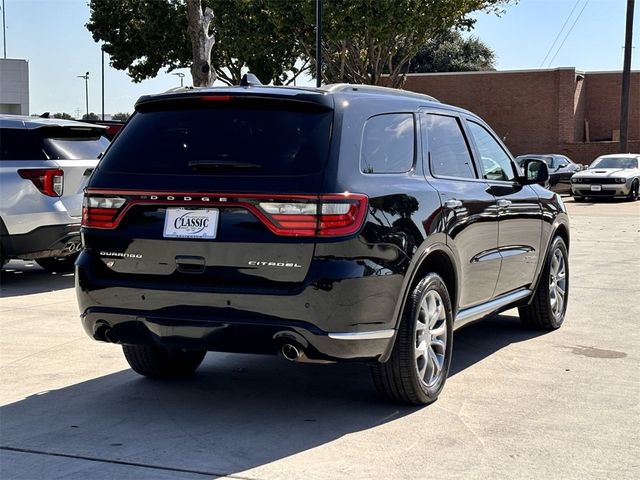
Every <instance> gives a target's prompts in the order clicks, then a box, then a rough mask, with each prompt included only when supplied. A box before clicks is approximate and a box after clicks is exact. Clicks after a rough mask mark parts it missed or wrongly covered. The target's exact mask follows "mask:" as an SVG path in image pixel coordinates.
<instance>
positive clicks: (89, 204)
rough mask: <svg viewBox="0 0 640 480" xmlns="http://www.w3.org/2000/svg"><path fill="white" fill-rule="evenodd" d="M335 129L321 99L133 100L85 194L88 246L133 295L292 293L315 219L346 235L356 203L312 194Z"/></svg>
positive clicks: (308, 254)
mask: <svg viewBox="0 0 640 480" xmlns="http://www.w3.org/2000/svg"><path fill="white" fill-rule="evenodd" d="M318 96H320V95H318ZM332 122H333V111H332V109H331V106H330V105H327V104H326V99H324V102H317V101H314V99H313V98H312V99H311V100H309V99H304V100H301V99H300V98H295V99H290V98H272V97H260V96H252V95H213V96H212V95H209V96H194V95H191V96H189V97H188V98H181V97H178V98H166V99H161V100H157V101H151V102H146V103H145V102H143V103H142V104H140V103H139V104H138V105H137V107H136V113H135V114H134V116H133V117H132V118H131V119H130V121H129V123H128V124H127V126H126V127H125V128H124V129H123V130H122V131H121V132H120V134H119V136H118V137H117V138H116V140H115V141H114V143H113V144H112V146H111V147H110V148H109V150H108V151H107V153H106V155H105V157H104V158H103V159H102V161H101V163H100V166H99V168H98V170H97V171H96V173H95V175H94V176H93V177H92V180H91V183H90V187H89V189H88V190H87V197H86V200H85V207H86V208H85V212H84V218H83V224H84V226H85V228H84V229H83V231H84V238H85V245H86V246H87V248H88V249H90V250H91V251H92V252H93V253H94V255H97V256H98V257H99V258H100V262H102V263H104V264H105V266H106V268H107V269H108V270H105V271H108V272H111V274H112V275H114V276H118V277H120V279H121V280H124V281H126V280H127V279H131V280H132V281H135V282H136V285H137V286H142V285H143V283H144V282H146V283H147V284H148V285H149V286H150V287H162V285H166V287H167V288H173V287H175V288H185V287H184V282H189V283H190V286H189V288H190V289H193V288H196V289H197V288H199V287H203V288H208V287H211V286H216V287H220V288H224V287H231V288H237V287H242V288H245V287H248V288H255V287H260V288H269V287H274V288H277V287H283V286H286V287H290V286H291V285H295V284H298V283H300V282H302V281H303V280H304V279H305V276H306V274H307V271H308V269H309V265H310V263H311V260H312V258H313V252H314V247H315V238H316V235H317V234H318V233H319V231H318V227H319V222H320V221H324V222H325V224H326V225H325V227H327V229H326V232H325V233H327V234H343V233H344V232H348V227H349V225H351V224H352V223H353V221H351V220H348V219H346V217H349V218H351V217H354V212H355V210H356V209H359V208H360V206H361V204H360V200H359V199H358V198H355V197H352V196H349V195H343V196H322V198H321V197H320V196H319V192H320V190H321V186H322V183H323V178H324V169H325V165H326V163H327V157H328V155H329V147H330V141H331V128H332ZM323 214H324V215H323ZM345 214H346V216H345ZM353 220H354V221H355V217H354V219H353ZM329 221H333V222H335V223H332V224H328V223H327V222H329ZM345 227H347V228H346V229H345ZM331 229H333V230H331Z"/></svg>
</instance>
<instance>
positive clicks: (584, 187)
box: [571, 153, 640, 201]
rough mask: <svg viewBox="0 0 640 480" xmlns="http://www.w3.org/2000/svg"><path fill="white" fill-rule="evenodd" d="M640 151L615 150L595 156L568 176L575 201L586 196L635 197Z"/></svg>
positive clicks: (638, 177) (639, 168)
mask: <svg viewBox="0 0 640 480" xmlns="http://www.w3.org/2000/svg"><path fill="white" fill-rule="evenodd" d="M639 190H640V154H638V153H616V154H613V155H602V156H601V157H598V158H596V159H595V160H594V161H593V163H592V164H591V165H589V167H588V168H587V169H586V170H583V171H582V172H579V173H576V174H575V175H574V176H573V177H572V178H571V191H572V193H573V196H574V198H575V199H576V201H581V200H583V199H584V198H585V197H609V198H612V197H626V198H628V199H629V200H632V201H633V200H637V199H638V191H639Z"/></svg>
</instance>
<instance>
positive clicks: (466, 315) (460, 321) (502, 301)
mask: <svg viewBox="0 0 640 480" xmlns="http://www.w3.org/2000/svg"><path fill="white" fill-rule="evenodd" d="M532 294H533V291H531V290H529V289H528V288H523V289H522V290H517V291H515V292H512V293H508V294H506V295H503V296H501V297H498V298H496V299H494V300H491V301H490V302H487V303H483V304H482V305H477V306H475V307H470V308H465V309H464V310H460V311H459V312H458V315H456V319H455V321H454V323H453V325H454V327H455V328H460V327H462V326H464V325H467V324H468V323H471V322H474V321H476V320H478V319H480V318H482V317H484V316H486V315H489V314H490V313H493V312H495V311H497V310H501V309H503V308H504V307H506V306H507V305H510V304H512V303H515V302H517V301H518V300H522V299H523V298H527V297H529V296H531V295H532Z"/></svg>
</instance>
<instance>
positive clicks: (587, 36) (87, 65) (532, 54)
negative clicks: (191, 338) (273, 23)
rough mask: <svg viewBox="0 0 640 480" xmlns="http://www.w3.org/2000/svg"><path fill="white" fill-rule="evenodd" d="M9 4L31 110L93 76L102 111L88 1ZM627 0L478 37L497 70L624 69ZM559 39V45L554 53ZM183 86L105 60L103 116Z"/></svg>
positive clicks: (11, 46) (499, 27) (540, 2)
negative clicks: (137, 76) (132, 74)
mask: <svg viewBox="0 0 640 480" xmlns="http://www.w3.org/2000/svg"><path fill="white" fill-rule="evenodd" d="M4 1H5V14H6V26H7V29H6V36H7V37H6V38H7V45H6V46H7V58H23V59H27V60H28V61H29V77H30V110H31V112H32V113H42V112H45V111H49V112H51V113H54V112H62V111H65V112H69V113H71V114H72V115H76V114H77V113H78V112H80V113H81V114H82V113H84V111H85V102H84V100H85V99H84V94H85V91H84V80H83V79H80V78H77V75H83V74H84V73H85V72H87V71H88V72H89V73H90V80H89V110H90V111H93V112H96V113H100V111H101V103H100V102H101V99H100V93H101V81H100V73H101V51H100V45H99V44H97V43H95V42H94V41H93V38H92V37H91V35H90V33H89V32H88V30H87V29H86V27H85V24H86V23H87V21H88V19H89V7H88V5H87V3H88V2H87V0H4ZM626 3H627V2H626V0H520V1H519V3H517V4H516V5H510V6H508V7H507V8H506V12H505V13H504V14H503V15H501V16H500V17H498V16H496V15H494V14H488V13H483V12H480V13H477V14H475V15H474V17H475V18H476V19H477V22H476V25H475V29H474V30H473V32H472V34H473V35H476V36H478V37H480V39H481V40H482V41H483V42H484V43H486V44H487V45H489V46H490V47H491V48H492V49H493V50H494V51H495V53H496V57H497V61H496V67H497V69H498V70H521V69H537V68H541V67H543V68H556V67H576V68H577V69H579V70H584V71H594V70H621V69H622V62H623V53H624V52H623V45H624V24H625V8H626ZM574 7H575V8H574ZM638 10H639V8H638V7H637V6H636V12H635V18H634V45H637V44H638V38H640V37H639V35H640V11H638ZM570 14H571V15H570ZM576 19H577V21H575V20H576ZM565 22H566V25H565ZM563 25H564V30H563V31H562V33H561V28H562V27H563ZM569 30H571V31H570V33H569ZM567 33H569V35H568V36H567V37H566V40H565V34H567ZM559 34H560V35H559ZM558 35H559V37H558ZM556 37H558V40H557V41H556V42H555V47H554V48H553V49H551V50H550V47H551V46H552V44H553V43H554V40H555V39H556ZM563 42H564V43H563ZM561 44H562V48H560V49H559V51H558V52H557V54H556V50H558V48H559V47H560V45H561ZM547 52H550V54H549V55H548V56H547ZM545 56H547V59H546V61H545V62H544V63H543V60H544V58H545ZM632 56H633V60H632V68H633V69H634V70H640V48H634V50H633V54H632ZM181 71H182V72H184V73H185V74H186V77H185V84H190V82H191V78H190V74H189V72H188V70H181ZM309 83H311V82H310V81H309ZM179 84H180V80H179V78H178V77H176V76H173V75H169V74H167V73H166V72H164V71H161V72H159V73H158V75H157V77H156V78H153V79H149V80H145V81H143V82H141V83H133V82H132V81H131V80H130V78H129V77H128V76H127V75H126V73H125V72H122V71H118V70H115V69H113V68H111V67H110V66H109V65H108V57H107V65H106V67H105V112H106V113H116V112H131V111H132V110H133V104H134V103H135V101H136V99H137V98H138V97H139V96H141V95H144V94H147V93H154V92H161V91H165V90H168V89H169V88H172V87H176V86H179ZM0 88H1V86H0Z"/></svg>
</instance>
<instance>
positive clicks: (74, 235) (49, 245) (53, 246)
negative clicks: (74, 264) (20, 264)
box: [2, 224, 81, 260]
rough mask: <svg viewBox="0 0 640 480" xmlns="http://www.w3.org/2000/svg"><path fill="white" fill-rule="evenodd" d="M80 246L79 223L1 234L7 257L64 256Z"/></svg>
mask: <svg viewBox="0 0 640 480" xmlns="http://www.w3.org/2000/svg"><path fill="white" fill-rule="evenodd" d="M80 246H81V242H80V225H79V224H71V225H46V226H42V227H38V228H36V229H35V230H32V231H31V232H29V233H24V234H20V235H2V249H3V252H4V254H5V255H6V257H7V258H21V259H25V260H31V259H35V258H45V257H65V256H67V255H71V254H73V253H76V252H77V251H78V250H79V247H80Z"/></svg>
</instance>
